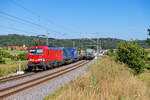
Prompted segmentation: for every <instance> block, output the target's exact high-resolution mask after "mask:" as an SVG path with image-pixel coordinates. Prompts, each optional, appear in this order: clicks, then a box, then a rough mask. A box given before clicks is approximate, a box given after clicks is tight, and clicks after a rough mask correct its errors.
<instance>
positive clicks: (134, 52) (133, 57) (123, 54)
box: [116, 41, 148, 73]
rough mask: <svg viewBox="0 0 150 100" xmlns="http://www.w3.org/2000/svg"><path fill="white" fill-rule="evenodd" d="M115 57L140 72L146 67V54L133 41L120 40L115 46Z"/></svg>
mask: <svg viewBox="0 0 150 100" xmlns="http://www.w3.org/2000/svg"><path fill="white" fill-rule="evenodd" d="M116 58H117V60H119V61H120V62H123V63H125V64H127V65H128V66H129V67H130V68H133V69H135V71H136V72H137V73H141V72H143V70H144V68H146V63H147V61H148V60H147V58H148V54H147V52H146V51H145V50H144V49H143V48H142V47H140V46H138V45H137V44H136V43H135V42H126V41H121V42H120V44H119V45H118V47H117V52H116Z"/></svg>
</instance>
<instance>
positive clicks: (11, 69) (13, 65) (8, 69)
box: [0, 50, 27, 77]
mask: <svg viewBox="0 0 150 100" xmlns="http://www.w3.org/2000/svg"><path fill="white" fill-rule="evenodd" d="M3 51H4V52H7V53H9V54H10V55H19V54H22V53H26V52H27V51H24V50H22V51H19V50H3ZM2 59H3V60H5V64H0V77H2V76H7V75H8V74H12V73H15V72H16V71H18V70H19V69H18V66H19V61H14V60H12V59H11V58H4V57H3V58H2ZM26 68H27V61H22V62H21V70H25V69H26Z"/></svg>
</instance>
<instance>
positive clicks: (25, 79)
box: [0, 61, 81, 90]
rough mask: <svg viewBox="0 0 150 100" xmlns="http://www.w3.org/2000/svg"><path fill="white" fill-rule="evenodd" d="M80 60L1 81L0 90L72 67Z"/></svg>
mask: <svg viewBox="0 0 150 100" xmlns="http://www.w3.org/2000/svg"><path fill="white" fill-rule="evenodd" d="M80 62H81V61H79V62H76V63H73V64H69V65H66V66H61V67H59V68H55V69H52V70H48V71H44V72H38V73H36V74H34V75H31V76H27V77H23V78H20V79H16V80H12V81H8V82H4V83H0V90H1V89H4V88H7V87H11V86H14V85H17V84H20V83H24V82H26V81H28V80H32V79H35V78H38V77H41V76H45V75H47V74H50V73H53V72H57V71H59V70H62V69H64V68H67V67H71V66H72V65H75V64H77V63H80Z"/></svg>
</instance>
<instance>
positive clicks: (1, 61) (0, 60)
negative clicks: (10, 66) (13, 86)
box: [0, 56, 5, 64]
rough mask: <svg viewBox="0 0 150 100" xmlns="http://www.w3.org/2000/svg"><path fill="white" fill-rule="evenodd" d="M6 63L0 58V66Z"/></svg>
mask: <svg viewBox="0 0 150 100" xmlns="http://www.w3.org/2000/svg"><path fill="white" fill-rule="evenodd" d="M4 63H5V61H4V60H3V59H2V57H1V56H0V64H4Z"/></svg>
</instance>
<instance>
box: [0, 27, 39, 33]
mask: <svg viewBox="0 0 150 100" xmlns="http://www.w3.org/2000/svg"><path fill="white" fill-rule="evenodd" d="M0 27H3V28H6V29H11V30H15V31H19V32H24V33H33V34H37V33H35V32H29V31H26V30H22V29H18V28H13V27H8V26H3V25H0Z"/></svg>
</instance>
